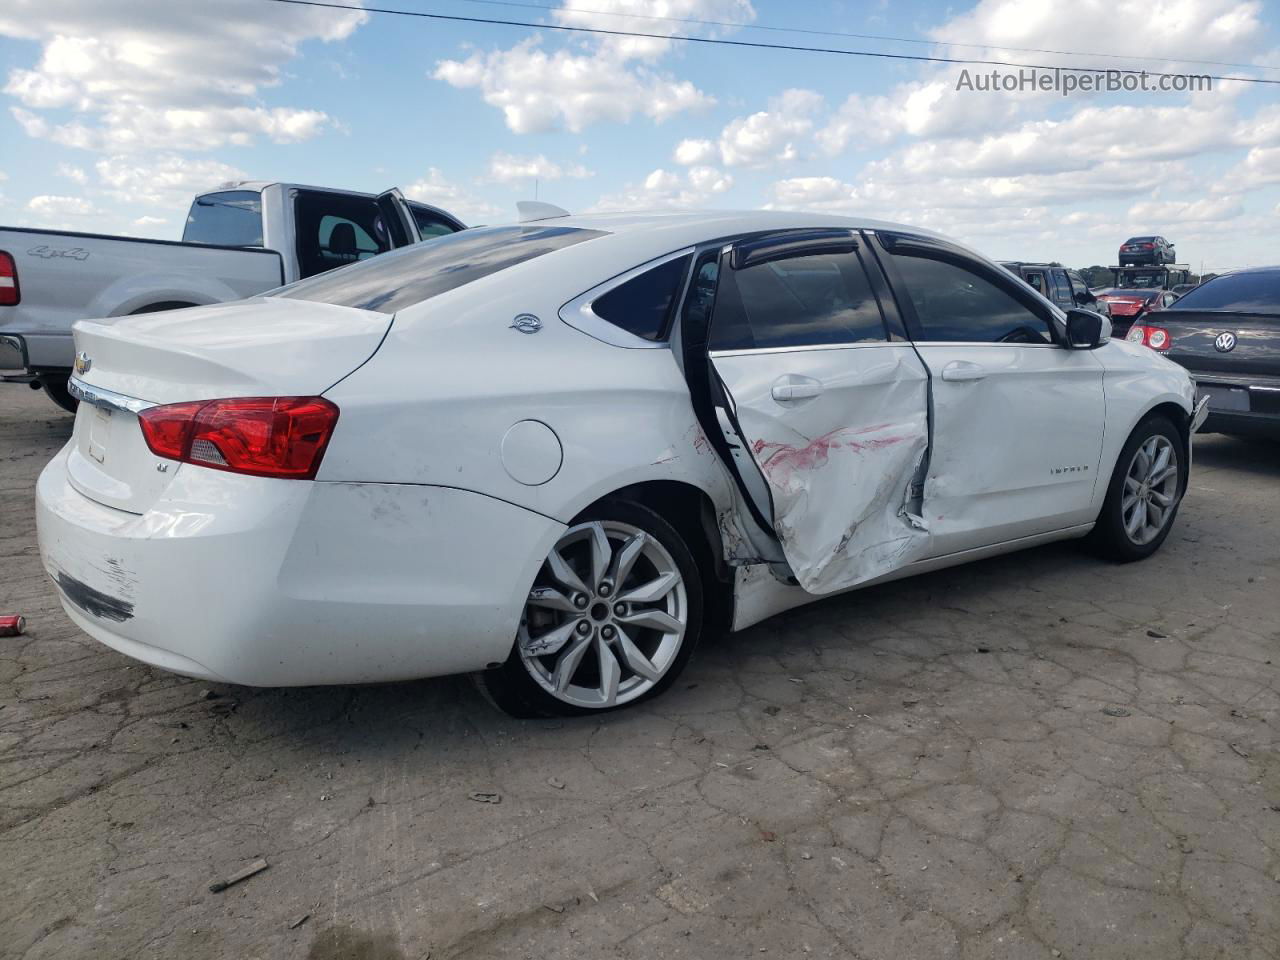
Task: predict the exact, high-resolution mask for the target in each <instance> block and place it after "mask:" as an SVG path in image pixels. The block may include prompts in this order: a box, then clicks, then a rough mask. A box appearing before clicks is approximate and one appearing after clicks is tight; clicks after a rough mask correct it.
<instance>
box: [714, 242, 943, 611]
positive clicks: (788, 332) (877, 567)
mask: <svg viewBox="0 0 1280 960" xmlns="http://www.w3.org/2000/svg"><path fill="white" fill-rule="evenodd" d="M770 243H772V244H773V246H772V247H771V246H770V245H769V244H770ZM857 247H858V240H857V239H856V238H855V237H853V236H852V235H851V234H850V233H849V232H848V231H839V232H833V231H824V232H820V233H816V234H813V235H810V236H808V237H807V238H806V237H804V236H799V237H797V236H787V237H785V238H783V239H781V240H779V239H777V238H773V239H771V240H769V241H764V242H763V245H762V242H761V241H754V242H753V243H749V244H743V245H740V246H738V247H736V248H734V249H732V250H730V251H727V252H725V253H724V254H723V255H722V256H721V258H720V261H719V277H718V283H717V291H716V295H715V306H714V309H713V310H712V317H711V322H710V331H709V334H708V342H707V351H706V354H705V356H706V363H707V364H708V365H709V367H710V371H711V377H710V379H711V381H712V389H713V390H718V391H719V394H720V396H719V398H718V400H717V406H718V408H719V409H718V415H719V416H718V419H719V421H720V428H721V429H722V430H723V432H724V439H725V442H726V444H728V445H729V446H730V447H732V446H734V445H737V446H738V447H739V450H738V451H737V455H735V456H733V457H731V458H725V457H724V456H723V455H722V459H726V462H727V465H728V466H729V468H730V470H731V471H735V472H736V473H737V474H738V479H739V481H740V487H741V488H742V489H743V490H744V491H745V492H747V493H748V494H749V495H753V496H752V499H753V502H754V510H753V513H754V514H755V515H756V518H757V520H763V522H764V523H765V524H767V525H768V527H769V529H770V530H771V531H772V533H773V534H774V536H775V537H776V538H777V540H778V542H779V543H780V545H781V548H782V552H783V554H784V556H785V557H786V560H787V563H788V564H789V566H790V567H791V570H792V572H793V573H794V575H795V578H796V580H797V581H798V582H799V583H800V585H801V586H802V587H804V589H806V590H808V591H809V592H811V593H815V594H825V593H831V592H834V591H837V590H842V589H846V588H848V587H852V586H855V585H857V584H859V583H863V582H866V581H868V580H872V579H875V578H876V577H879V576H882V575H884V574H886V573H889V572H891V571H893V570H896V569H898V568H900V567H902V566H904V565H905V564H907V563H910V562H912V561H913V560H916V559H920V558H921V557H923V556H924V555H925V554H926V553H927V550H928V545H929V534H928V531H927V530H926V529H925V526H924V523H923V521H921V520H920V519H919V517H918V516H917V515H916V512H915V511H916V509H917V500H918V486H917V481H918V479H919V477H920V475H921V470H922V466H923V464H924V462H925V459H926V456H927V453H928V449H929V419H928V373H927V371H926V370H925V368H924V365H923V364H922V363H921V361H920V359H919V357H918V356H917V354H916V352H915V350H914V349H913V347H912V345H911V344H910V343H909V342H906V341H905V340H890V339H889V332H888V330H887V329H886V326H885V321H884V317H883V316H882V313H881V310H880V306H879V301H878V300H877V297H876V295H875V286H874V284H875V276H878V275H873V276H869V275H868V274H867V272H866V270H867V268H868V267H870V269H871V270H873V271H874V270H876V269H877V268H876V267H875V265H874V263H873V262H868V263H865V264H864V262H863V260H862V258H861V256H860V255H859V252H858V249H857ZM743 447H745V449H746V450H747V451H748V452H749V453H750V460H749V461H748V460H747V458H745V457H743V456H741V448H743ZM748 462H749V463H750V466H747V463H748ZM752 467H753V468H754V469H755V470H756V471H758V474H759V477H758V478H750V477H744V476H742V472H743V471H744V470H745V469H751V468H752ZM759 478H763V481H764V483H763V484H761V483H760V482H759ZM760 491H763V493H761V492H760Z"/></svg>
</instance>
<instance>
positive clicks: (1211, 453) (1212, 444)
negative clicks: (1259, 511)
mask: <svg viewBox="0 0 1280 960" xmlns="http://www.w3.org/2000/svg"><path fill="white" fill-rule="evenodd" d="M1196 467H1200V468H1212V469H1226V470H1240V471H1243V472H1245V473H1252V474H1256V475H1258V476H1266V477H1280V440H1271V439H1267V438H1262V437H1229V436H1226V435H1224V434H1220V433H1210V434H1200V435H1197V437H1196V444H1195V457H1194V466H1193V467H1192V470H1193V475H1194V470H1195V468H1196Z"/></svg>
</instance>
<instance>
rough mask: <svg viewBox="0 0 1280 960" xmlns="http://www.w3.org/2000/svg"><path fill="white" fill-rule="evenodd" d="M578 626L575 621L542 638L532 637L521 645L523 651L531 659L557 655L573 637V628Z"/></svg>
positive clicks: (545, 634)
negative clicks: (552, 654)
mask: <svg viewBox="0 0 1280 960" xmlns="http://www.w3.org/2000/svg"><path fill="white" fill-rule="evenodd" d="M576 626H577V621H575V620H570V621H569V622H568V623H562V624H561V625H560V626H558V627H556V628H555V629H554V630H548V631H547V632H546V633H544V634H543V635H542V636H540V637H530V638H529V639H528V641H527V642H525V643H523V644H521V649H522V650H523V651H524V653H525V655H526V656H530V657H545V656H547V655H548V654H551V653H556V652H557V651H558V650H559V649H560V648H561V647H563V646H564V645H565V644H566V643H567V642H568V641H569V638H570V637H571V636H573V628H574V627H576Z"/></svg>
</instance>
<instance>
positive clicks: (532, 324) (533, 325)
mask: <svg viewBox="0 0 1280 960" xmlns="http://www.w3.org/2000/svg"><path fill="white" fill-rule="evenodd" d="M510 329H512V330H519V331H520V332H521V333H537V332H538V331H539V330H541V329H542V321H541V320H539V319H538V318H537V317H535V316H534V315H533V314H532V313H522V314H519V315H518V316H517V317H516V318H515V319H514V320H512V321H511V327H510Z"/></svg>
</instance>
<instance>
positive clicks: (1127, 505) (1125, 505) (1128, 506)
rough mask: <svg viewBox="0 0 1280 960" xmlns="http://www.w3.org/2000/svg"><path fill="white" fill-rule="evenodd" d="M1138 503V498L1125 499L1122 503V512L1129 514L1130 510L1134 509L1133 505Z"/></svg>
mask: <svg viewBox="0 0 1280 960" xmlns="http://www.w3.org/2000/svg"><path fill="white" fill-rule="evenodd" d="M1137 502H1138V498H1137V496H1132V497H1125V498H1123V499H1122V500H1121V501H1120V510H1121V511H1122V512H1124V513H1128V512H1129V511H1130V510H1132V509H1133V505H1134V504H1135V503H1137Z"/></svg>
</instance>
